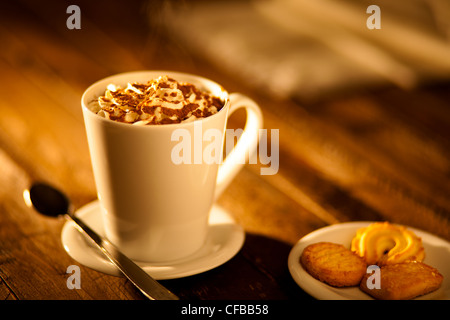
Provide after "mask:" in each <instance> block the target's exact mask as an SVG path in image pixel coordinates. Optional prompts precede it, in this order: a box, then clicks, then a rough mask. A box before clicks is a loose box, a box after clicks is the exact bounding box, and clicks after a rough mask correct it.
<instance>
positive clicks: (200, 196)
mask: <svg viewBox="0 0 450 320" xmlns="http://www.w3.org/2000/svg"><path fill="white" fill-rule="evenodd" d="M161 75H168V76H170V77H172V78H174V79H176V80H177V81H180V82H188V83H191V84H194V85H195V86H197V87H198V88H200V89H203V90H206V91H208V92H210V93H212V94H213V95H215V96H217V97H220V98H221V99H222V100H223V101H225V105H224V107H223V108H222V109H221V110H220V111H219V112H218V113H216V114H214V115H212V116H209V117H207V118H203V119H198V120H196V121H193V122H187V123H179V124H164V125H147V126H136V125H132V124H126V123H120V122H116V121H112V120H108V119H106V118H103V117H101V116H99V115H97V114H95V113H94V112H92V111H90V110H89V108H88V104H89V102H91V101H93V100H95V99H97V98H98V97H99V96H100V95H103V94H104V92H105V89H106V87H107V85H108V84H111V83H113V84H116V85H120V86H126V85H127V83H133V82H141V83H146V82H147V81H149V80H151V79H156V78H158V77H159V76H161ZM238 108H245V109H246V111H247V120H246V125H245V128H244V132H243V134H242V135H241V138H240V139H239V141H238V143H237V145H236V146H235V148H234V149H233V150H232V151H231V153H229V154H228V155H227V157H226V158H225V160H224V161H223V162H222V163H218V162H213V163H206V162H205V161H202V162H201V163H194V162H192V163H191V164H189V163H181V164H176V163H174V161H173V158H172V157H171V153H172V150H173V149H174V147H175V146H176V145H177V144H178V143H179V142H178V141H173V133H174V131H175V130H177V129H183V130H184V132H189V133H190V135H191V136H192V137H194V136H195V135H197V136H198V134H199V133H200V134H201V133H204V132H206V131H207V130H208V129H214V130H216V131H217V130H220V132H221V133H222V138H221V140H222V141H221V145H223V136H224V133H225V129H226V123H227V119H228V117H229V116H230V115H231V113H233V112H234V111H235V110H237V109H238ZM82 109H83V116H84V121H85V126H86V133H87V138H88V144H89V150H90V155H91V161H92V167H93V172H94V178H95V183H96V187H97V193H98V198H99V201H100V204H101V208H102V217H103V224H104V228H105V232H106V236H107V237H108V239H109V240H110V241H111V242H112V243H114V244H115V245H116V246H117V247H119V248H120V249H121V250H122V251H123V252H124V253H125V254H127V255H128V256H129V257H130V258H132V259H134V260H137V261H146V262H166V261H172V260H177V259H181V258H183V257H186V256H189V255H191V254H193V253H194V252H195V251H197V250H198V249H200V248H201V247H202V245H203V243H204V242H205V239H206V237H207V231H208V217H209V211H210V210H211V207H212V204H213V202H214V200H215V199H216V198H217V196H218V195H219V194H220V193H221V192H222V191H223V190H224V188H225V187H226V186H227V185H228V184H229V183H230V182H231V180H232V179H233V178H234V176H235V175H236V173H237V172H238V171H239V170H240V169H241V167H242V166H243V165H244V163H243V162H242V161H238V159H242V155H243V153H246V152H247V153H248V152H249V153H252V152H255V151H256V148H257V143H258V133H259V129H260V128H261V127H262V114H261V111H260V109H259V107H258V105H257V104H256V103H255V102H254V101H252V100H251V99H249V98H247V97H246V96H244V95H241V94H239V93H232V94H228V92H226V91H225V90H224V89H223V88H222V86H220V85H219V84H217V83H215V82H213V81H211V80H208V79H205V78H202V77H199V76H195V75H190V74H184V73H177V72H169V71H137V72H129V73H123V74H118V75H114V76H111V77H108V78H105V79H103V80H100V81H98V82H96V83H94V84H93V85H92V86H90V87H89V88H88V89H87V90H86V91H85V93H84V94H83V97H82ZM199 128H200V129H199ZM199 130H201V131H199ZM197 138H198V137H197ZM193 140H194V139H193ZM197 140H198V139H197ZM194 142H195V141H194ZM207 145H208V143H207V142H203V144H202V145H201V148H202V151H203V150H204V149H205V147H206V146H207ZM195 147H197V148H199V147H198V146H194V145H192V148H193V152H192V153H194V152H195V150H194V148H195ZM221 150H222V149H221ZM197 151H198V150H197Z"/></svg>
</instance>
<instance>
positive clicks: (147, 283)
mask: <svg viewBox="0 0 450 320" xmlns="http://www.w3.org/2000/svg"><path fill="white" fill-rule="evenodd" d="M66 216H68V217H69V218H70V219H72V221H73V222H75V224H76V225H77V226H78V229H79V230H80V231H82V232H83V233H84V234H86V235H87V236H88V237H89V238H90V239H91V240H92V241H93V242H94V243H95V244H96V245H97V246H98V247H99V249H100V250H101V251H102V252H103V254H105V256H107V257H108V259H109V260H110V261H111V262H112V263H113V264H114V265H115V266H116V267H117V268H118V269H119V270H120V271H121V272H122V273H123V274H124V275H125V277H127V278H128V280H130V281H131V282H132V283H133V284H134V285H135V286H136V287H137V288H138V289H139V290H140V291H141V292H142V293H143V294H144V295H145V296H146V297H147V298H149V299H151V300H179V298H178V297H177V296H176V295H174V294H173V293H172V292H170V291H169V290H168V289H167V288H165V287H164V286H162V285H161V284H159V283H158V282H157V281H156V280H155V279H153V278H152V277H151V276H150V275H149V274H148V273H146V272H145V271H144V270H143V269H142V268H141V267H139V266H138V265H137V264H136V263H134V262H133V261H132V260H131V259H130V258H128V257H127V256H125V255H124V254H123V253H122V252H120V250H119V249H117V248H116V247H115V246H114V245H113V244H112V243H111V242H109V241H108V240H106V239H104V238H103V237H101V236H100V235H98V234H97V233H96V232H95V231H94V230H92V229H91V228H90V227H89V226H88V225H86V224H85V223H84V222H83V221H82V220H80V219H79V218H77V217H75V216H73V215H66Z"/></svg>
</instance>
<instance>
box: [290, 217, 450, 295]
mask: <svg viewBox="0 0 450 320" xmlns="http://www.w3.org/2000/svg"><path fill="white" fill-rule="evenodd" d="M371 223H373V222H371V221H367V222H366V221H365V222H348V223H340V224H335V225H331V226H328V227H324V228H321V229H318V230H316V231H313V232H311V233H309V234H308V235H306V236H304V237H303V238H301V239H300V240H299V241H298V242H297V243H296V244H295V245H294V247H293V248H292V250H291V252H290V254H289V257H288V267H289V272H290V273H291V276H292V278H293V279H294V280H295V282H296V283H297V284H298V285H299V286H300V287H301V288H302V289H303V290H305V291H306V292H307V293H308V294H310V295H311V296H313V297H314V298H316V299H323V300H373V298H372V297H370V296H369V295H367V294H365V293H364V292H362V291H361V290H360V289H359V288H358V287H349V288H335V287H332V286H329V285H327V284H325V283H323V282H321V281H319V280H317V279H315V278H314V277H312V276H311V275H310V274H309V273H308V272H307V271H306V270H305V269H303V266H302V265H301V263H300V256H301V254H302V252H303V249H304V248H305V247H306V246H308V245H310V244H312V243H316V242H322V241H326V242H334V243H340V244H342V245H344V246H346V247H347V248H350V245H351V241H352V239H353V237H354V236H355V234H356V231H357V230H358V229H359V228H362V227H366V226H368V225H369V224H371ZM408 229H409V230H411V231H413V232H414V233H415V234H416V235H417V236H419V237H421V238H422V243H423V246H424V248H425V259H424V261H423V262H424V263H426V264H428V265H430V266H432V267H434V268H436V269H437V270H439V272H440V273H441V274H442V275H443V276H444V281H443V283H442V285H441V287H440V288H439V289H438V290H436V291H434V292H431V293H429V294H427V295H424V296H421V297H418V298H416V299H426V300H428V299H430V300H431V299H432V300H440V299H443V300H448V299H450V243H449V242H448V241H445V240H444V239H441V238H438V237H436V236H434V235H432V234H430V233H427V232H425V231H421V230H418V229H414V228H410V227H408Z"/></svg>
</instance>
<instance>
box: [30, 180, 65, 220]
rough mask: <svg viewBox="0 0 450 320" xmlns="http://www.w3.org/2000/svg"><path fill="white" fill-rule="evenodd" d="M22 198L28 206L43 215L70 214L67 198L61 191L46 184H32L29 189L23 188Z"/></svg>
mask: <svg viewBox="0 0 450 320" xmlns="http://www.w3.org/2000/svg"><path fill="white" fill-rule="evenodd" d="M24 198H25V202H26V203H27V204H28V206H33V207H34V208H35V209H36V210H37V211H38V212H39V213H41V214H43V215H46V216H49V217H58V216H63V215H65V214H69V215H70V214H71V212H70V211H69V208H70V201H69V199H68V198H67V197H66V196H65V195H64V194H63V193H62V192H61V191H59V190H57V189H55V188H54V187H52V186H50V185H48V184H45V183H35V184H33V185H32V186H31V187H30V189H29V190H25V192H24Z"/></svg>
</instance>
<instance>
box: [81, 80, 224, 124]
mask: <svg viewBox="0 0 450 320" xmlns="http://www.w3.org/2000/svg"><path fill="white" fill-rule="evenodd" d="M223 106H224V101H222V100H221V99H220V98H218V97H215V96H213V95H211V94H210V93H208V92H206V91H202V90H200V89H199V88H197V87H195V86H194V85H193V84H189V83H180V82H178V81H176V80H175V79H172V78H170V77H168V76H161V77H159V78H157V79H153V80H150V81H148V82H147V83H132V84H131V83H129V84H128V86H127V87H126V88H121V87H119V86H116V85H114V84H110V85H108V87H107V89H106V91H105V94H104V95H103V96H100V97H98V99H97V100H94V101H92V102H91V103H90V104H89V108H90V110H91V111H93V112H95V113H97V114H98V115H100V116H102V117H105V118H107V119H110V120H114V121H119V122H124V123H131V124H133V125H158V124H171V123H180V122H188V121H193V120H195V119H198V118H205V117H208V116H211V115H213V114H215V113H217V112H218V111H219V110H220V109H221V108H222V107H223Z"/></svg>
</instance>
